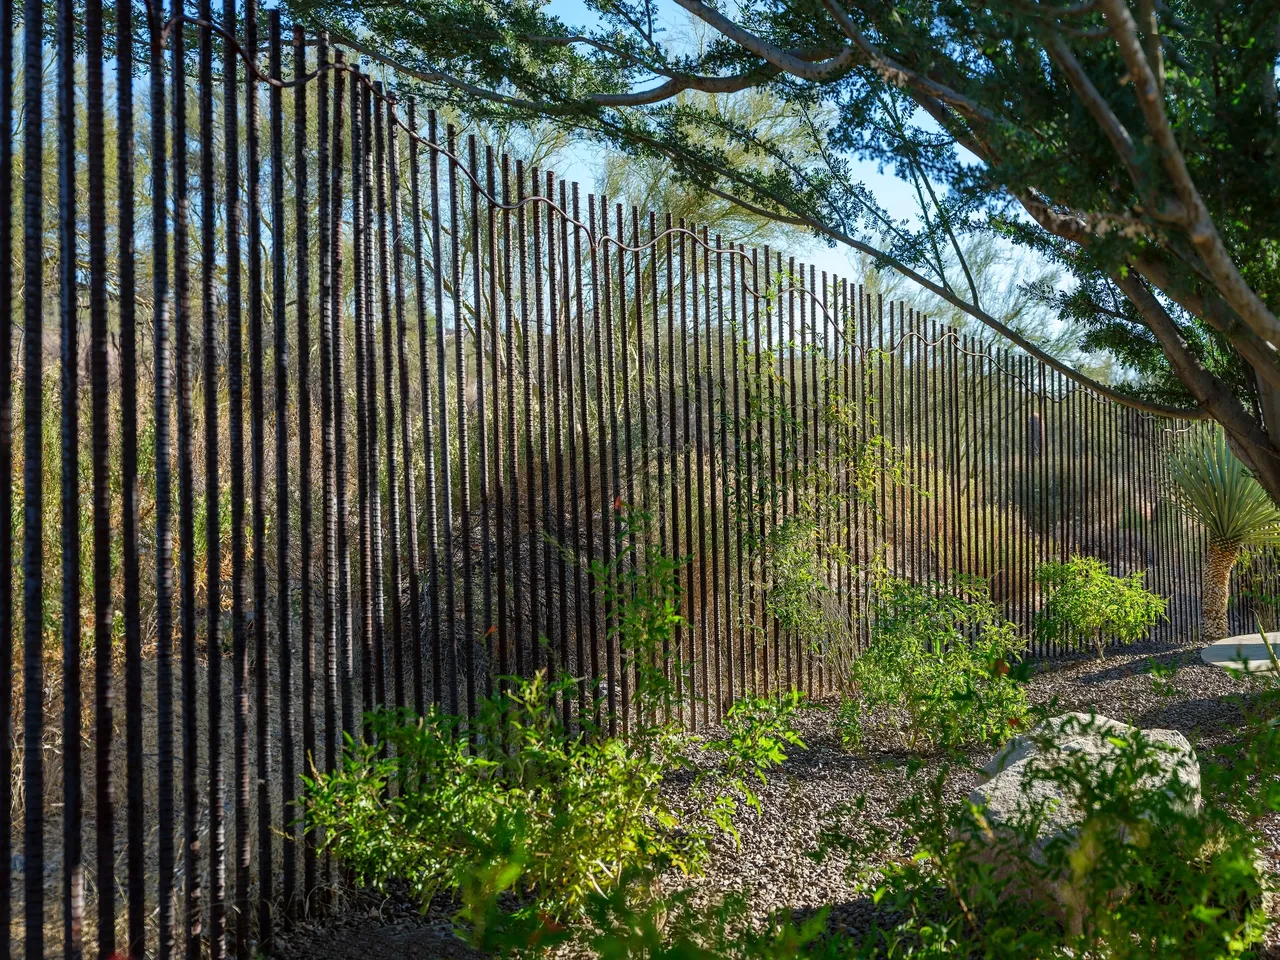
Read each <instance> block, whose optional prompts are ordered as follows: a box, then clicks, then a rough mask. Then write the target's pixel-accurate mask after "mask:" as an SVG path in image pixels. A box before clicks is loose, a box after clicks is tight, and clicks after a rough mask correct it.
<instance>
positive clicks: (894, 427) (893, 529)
mask: <svg viewBox="0 0 1280 960" xmlns="http://www.w3.org/2000/svg"><path fill="white" fill-rule="evenodd" d="M895 306H900V304H895V303H894V301H892V300H890V301H889V312H888V319H889V332H888V334H887V335H886V338H885V344H884V347H883V349H884V351H885V354H886V356H885V358H884V364H885V366H886V367H887V371H886V373H885V380H886V383H885V384H883V385H882V386H881V388H880V391H881V396H882V397H883V396H885V392H886V389H887V397H885V399H886V401H887V402H886V403H885V420H884V425H885V440H886V441H887V449H886V451H885V462H884V468H885V471H886V476H885V482H886V483H887V484H888V485H889V491H888V494H887V495H886V497H885V499H886V501H887V507H888V515H887V516H886V517H885V540H886V547H887V550H888V556H889V557H891V558H892V560H891V561H890V564H891V565H890V569H891V570H892V571H893V573H894V574H895V575H898V576H901V575H902V574H903V572H904V570H905V567H904V564H903V558H902V555H901V553H902V546H903V543H902V540H901V538H900V536H899V533H898V521H899V520H900V511H899V509H898V484H897V483H895V482H894V479H893V473H892V471H893V457H894V456H896V453H897V450H898V405H897V399H898V379H899V378H898V375H897V372H896V370H895V364H896V363H897V361H898V349H897V347H898V337H899V335H900V330H899V324H898V323H897V320H898V314H899V311H898V310H896V309H895Z"/></svg>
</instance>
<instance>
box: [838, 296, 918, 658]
mask: <svg viewBox="0 0 1280 960" xmlns="http://www.w3.org/2000/svg"><path fill="white" fill-rule="evenodd" d="M857 320H858V350H857V362H858V369H857V370H856V371H855V375H856V377H857V383H858V407H859V411H858V412H859V416H858V423H859V424H860V431H861V433H862V435H863V436H864V437H865V438H866V440H867V441H870V440H871V439H872V432H871V431H872V429H873V423H872V419H873V417H875V413H874V407H872V406H871V403H872V401H871V399H870V396H869V394H870V392H871V355H870V348H871V296H870V294H868V293H867V292H866V289H865V287H864V286H863V285H861V284H859V286H858V317H857ZM930 395H931V396H934V397H936V396H937V394H936V393H934V392H933V391H930ZM874 429H875V430H876V432H877V433H878V432H879V426H878V424H876V425H875V427H874ZM876 486H877V488H878V487H879V480H878V479H877V481H876ZM875 495H876V491H874V490H867V491H865V492H864V493H863V495H862V496H861V497H860V498H859V499H860V502H859V504H858V515H859V523H858V526H859V528H860V529H861V530H862V538H861V539H862V544H861V546H862V549H861V551H860V553H859V557H860V563H861V565H862V569H861V570H860V571H859V576H858V610H859V615H858V623H859V624H860V628H859V631H860V637H859V642H860V644H861V645H863V646H864V647H865V645H866V644H867V643H869V642H870V640H871V616H870V613H871V611H870V600H871V597H870V588H871V577H870V574H871V562H872V555H871V536H872V525H873V521H874V515H873V513H872V511H873V510H874V509H875ZM935 499H936V498H935Z"/></svg>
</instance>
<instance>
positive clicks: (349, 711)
mask: <svg viewBox="0 0 1280 960" xmlns="http://www.w3.org/2000/svg"><path fill="white" fill-rule="evenodd" d="M333 62H334V73H333V170H332V172H331V180H330V188H329V194H330V196H329V204H330V208H331V209H332V210H333V215H332V217H331V218H330V224H329V230H330V240H329V255H330V257H331V258H332V260H333V265H332V267H331V269H330V275H331V276H330V282H331V284H332V293H331V298H332V299H331V302H330V306H329V325H330V334H329V339H330V342H331V343H332V346H333V372H332V375H331V377H330V384H331V386H332V389H333V490H334V494H333V517H334V541H335V543H334V551H335V562H336V565H337V585H338V589H337V610H336V611H335V619H336V621H337V626H336V629H335V630H334V631H333V634H334V637H333V639H334V643H335V645H336V650H335V651H334V656H335V658H336V660H337V667H336V670H337V672H338V673H339V674H340V675H341V679H340V681H339V679H338V678H331V679H330V681H329V682H330V684H331V685H333V684H336V683H339V682H340V683H341V688H342V689H341V693H342V732H343V733H344V734H346V735H347V736H350V737H354V736H355V735H356V723H355V691H354V686H355V662H354V654H353V651H352V637H353V635H354V633H355V630H354V627H353V624H352V622H351V549H350V546H349V542H348V541H349V539H350V537H349V533H348V522H349V521H348V517H347V494H348V489H347V414H346V406H347V404H346V380H345V375H344V373H343V369H344V360H343V354H344V352H345V349H346V348H345V341H346V329H345V328H346V322H345V318H346V296H345V294H344V291H343V283H342V247H343V244H342V208H343V202H342V173H343V171H342V143H343V130H342V127H343V119H344V115H345V111H344V105H345V103H346V94H345V87H346V78H347V73H348V68H347V65H346V57H345V55H344V54H343V52H342V51H341V50H338V51H336V52H335V53H334V58H333ZM354 87H355V80H354V79H353V80H352V88H353V89H354ZM354 122H355V117H354V114H353V115H352V123H354ZM352 163H353V164H354V163H355V154H354V152H353V153H352ZM352 260H353V262H354V260H355V257H354V256H353V257H352ZM335 699H336V694H335ZM329 741H330V742H329V744H327V745H326V750H327V751H331V752H332V751H336V749H337V748H338V746H339V744H340V742H341V741H340V738H339V737H338V735H337V731H336V730H335V731H334V732H333V733H332V734H331V735H330V737H329ZM331 755H332V753H330V754H329V755H327V756H326V761H328V759H329V756H331ZM333 768H334V766H333V764H332V763H330V764H329V769H333Z"/></svg>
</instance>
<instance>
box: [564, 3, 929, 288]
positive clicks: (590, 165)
mask: <svg viewBox="0 0 1280 960" xmlns="http://www.w3.org/2000/svg"><path fill="white" fill-rule="evenodd" d="M546 9H547V11H548V12H550V13H552V14H554V15H556V16H558V17H560V19H561V20H563V21H564V22H565V23H566V24H568V25H573V26H577V27H584V28H589V27H592V26H596V25H598V24H599V23H600V21H599V18H598V17H597V16H596V15H595V14H594V13H593V12H592V11H591V10H588V9H587V6H586V4H585V3H584V2H583V0H549V2H548V3H547V6H546ZM657 9H658V19H659V20H660V21H661V22H663V23H664V24H665V25H666V26H667V28H668V30H670V31H671V33H672V34H678V33H684V32H686V31H689V30H690V26H689V19H688V14H686V13H685V12H684V11H683V10H681V9H679V8H678V7H676V6H675V5H674V4H672V3H670V2H669V0H658V7H657ZM669 39H671V38H670V37H669ZM596 152H597V149H596V148H595V147H594V146H590V147H587V146H584V147H582V148H579V149H571V150H569V151H568V152H567V154H566V155H565V156H564V157H563V159H562V160H561V162H560V164H559V165H560V167H561V169H560V171H559V172H560V175H561V176H563V177H566V178H568V179H570V180H578V181H580V182H582V183H583V184H590V183H594V182H595V180H596V163H595V159H594V155H595V154H596ZM851 175H852V176H853V178H854V179H855V180H861V181H862V182H863V183H865V184H866V185H867V186H868V187H869V188H870V189H871V190H872V192H873V193H874V195H875V197H876V200H877V201H878V202H879V203H880V205H881V206H882V207H884V208H885V209H886V210H887V211H888V212H889V214H890V216H892V217H894V218H895V219H902V218H914V217H915V216H916V215H917V214H918V211H919V208H918V207H917V205H916V201H915V196H914V194H913V193H912V191H911V188H910V187H909V186H908V185H907V184H906V183H905V182H904V181H902V180H899V179H898V178H897V177H895V176H894V175H893V174H892V173H890V172H887V171H886V172H881V171H880V170H879V169H878V168H877V166H876V164H874V163H870V162H867V161H862V160H854V161H852V169H851ZM804 253H805V260H806V261H807V262H811V263H812V264H813V265H814V266H815V267H817V268H818V270H826V271H828V272H830V273H834V274H838V275H841V276H846V277H847V276H850V275H851V274H852V273H854V269H853V262H854V260H855V257H854V256H852V255H851V251H849V250H848V249H847V248H844V247H838V248H835V249H831V248H828V247H826V246H825V245H822V244H818V243H813V244H810V245H809V247H808V249H806V250H805V251H804Z"/></svg>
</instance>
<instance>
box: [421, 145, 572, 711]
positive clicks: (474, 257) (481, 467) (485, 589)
mask: <svg viewBox="0 0 1280 960" xmlns="http://www.w3.org/2000/svg"><path fill="white" fill-rule="evenodd" d="M467 160H468V167H469V169H470V171H471V178H470V179H471V202H470V209H471V264H472V279H473V282H474V287H473V290H472V296H473V298H474V300H475V328H474V329H475V338H474V339H475V354H476V442H477V453H476V470H477V474H478V477H477V479H478V481H479V484H478V485H479V491H480V571H481V581H480V596H481V612H480V626H481V630H480V636H479V637H473V638H472V641H473V642H476V643H483V644H485V646H486V668H485V685H484V695H485V696H486V697H489V696H492V695H493V657H491V656H488V650H489V648H490V647H491V643H492V641H491V636H492V634H493V631H494V625H493V562H492V552H491V551H492V547H491V546H490V539H489V530H490V522H491V521H490V514H491V511H492V504H491V503H490V499H489V498H490V491H489V440H488V424H487V423H486V421H485V405H484V400H485V397H484V389H485V386H484V363H485V357H484V337H485V329H484V300H483V298H482V296H481V284H482V282H483V276H484V261H483V260H481V258H480V166H479V164H478V162H477V157H476V138H475V136H474V135H472V136H469V137H467ZM489 181H490V190H489V195H490V197H492V196H493V189H492V181H493V165H492V163H491V164H490V165H489ZM397 209H398V208H397ZM493 240H494V236H493V207H492V206H490V208H489V217H488V233H487V242H488V250H489V266H490V270H489V291H490V296H489V316H490V318H492V317H494V316H496V315H497V309H496V307H497V303H496V300H497V286H496V280H497V276H496V271H495V270H493V269H492V267H493ZM494 342H495V344H496V342H497V341H496V340H495V341H494ZM561 512H562V513H563V510H562V511H561ZM411 515H412V513H411ZM415 525H416V521H415ZM415 549H416V547H415Z"/></svg>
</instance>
